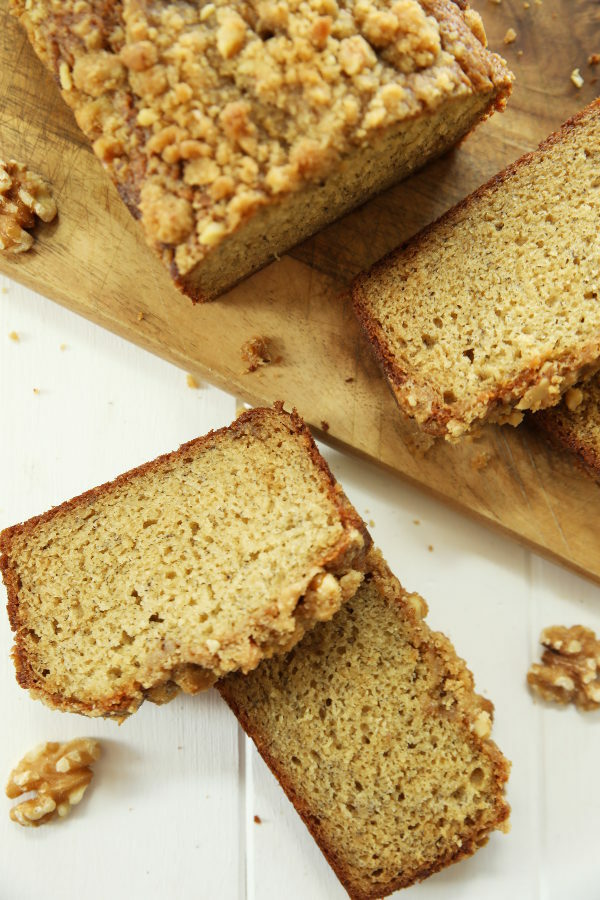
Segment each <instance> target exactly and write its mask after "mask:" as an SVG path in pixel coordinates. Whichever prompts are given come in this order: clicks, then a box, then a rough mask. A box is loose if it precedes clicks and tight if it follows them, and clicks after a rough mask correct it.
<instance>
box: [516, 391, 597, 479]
mask: <svg viewBox="0 0 600 900" xmlns="http://www.w3.org/2000/svg"><path fill="white" fill-rule="evenodd" d="M530 421H531V422H532V423H533V424H534V425H535V426H536V428H540V429H541V430H542V431H543V432H544V433H545V434H546V435H547V437H548V438H549V439H550V441H551V442H552V443H553V444H554V445H555V446H557V447H560V448H563V449H564V450H568V451H569V452H570V453H573V454H574V457H573V458H574V460H575V461H576V462H577V463H578V464H579V466H580V468H582V469H583V470H584V471H585V472H587V473H588V475H591V476H592V477H593V478H596V479H600V375H597V376H596V377H595V378H592V379H591V380H590V381H588V382H586V384H585V385H583V389H582V388H579V387H574V388H571V390H570V391H568V392H567V394H566V396H565V397H564V399H563V401H562V403H560V404H559V405H558V406H555V407H553V408H552V409H545V410H542V412H539V413H536V415H535V416H531V418H530Z"/></svg>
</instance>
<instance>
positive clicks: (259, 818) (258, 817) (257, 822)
mask: <svg viewBox="0 0 600 900" xmlns="http://www.w3.org/2000/svg"><path fill="white" fill-rule="evenodd" d="M254 824H255V825H262V819H261V817H260V816H254Z"/></svg>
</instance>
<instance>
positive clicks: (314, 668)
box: [219, 551, 510, 900]
mask: <svg viewBox="0 0 600 900" xmlns="http://www.w3.org/2000/svg"><path fill="white" fill-rule="evenodd" d="M425 613H426V604H425V603H424V601H423V600H422V599H421V598H420V597H418V595H415V594H407V593H406V592H405V591H403V590H402V588H401V587H400V585H399V583H398V581H397V580H396V579H395V578H394V576H393V575H392V574H391V572H390V571H389V569H388V568H387V566H386V565H385V563H384V561H383V559H382V558H381V555H380V554H379V552H378V551H371V552H370V554H369V559H368V573H367V575H366V577H365V581H364V582H363V585H362V586H361V588H360V589H359V591H358V593H357V594H356V596H355V597H354V598H353V599H352V600H350V601H349V602H348V603H347V604H345V605H344V607H343V608H342V609H341V610H340V611H339V613H337V614H336V615H335V616H334V618H333V619H332V620H331V621H330V622H327V623H324V624H322V625H319V626H317V627H316V628H314V629H313V630H312V631H311V633H310V634H309V635H307V636H306V637H305V638H304V640H303V641H302V643H300V644H299V645H298V646H297V647H295V648H294V650H292V651H291V653H290V654H288V656H287V657H286V658H285V659H273V660H271V661H270V662H268V663H265V664H263V665H261V666H260V667H259V668H258V669H257V670H256V671H255V672H253V673H251V674H250V675H248V676H247V677H245V678H241V677H239V676H236V675H232V676H229V677H228V678H227V679H225V680H224V681H223V682H221V683H220V684H219V690H220V692H221V694H222V695H223V697H224V698H225V700H226V701H227V702H228V704H229V705H230V706H231V708H232V709H233V711H234V712H235V714H236V715H237V717H238V719H239V720H240V723H241V724H242V726H243V727H244V729H245V730H246V732H247V733H248V734H249V735H250V737H252V739H253V740H254V741H255V743H256V745H257V747H258V749H259V751H260V753H261V755H262V756H263V758H264V759H265V761H266V762H267V764H268V765H269V767H270V768H271V770H272V771H273V773H274V774H275V776H276V777H277V778H278V780H279V781H280V783H281V785H282V787H283V788H284V790H285V791H286V793H287V795H288V797H289V798H290V800H291V801H292V803H293V804H294V806H295V807H296V809H297V811H298V813H299V814H300V816H301V817H302V818H303V820H304V822H305V824H306V825H307V827H308V828H309V830H310V832H311V833H312V835H313V837H314V838H315V840H316V841H317V843H318V844H319V846H320V848H321V850H322V851H323V853H324V855H325V857H326V858H327V860H328V862H329V863H330V865H331V866H332V867H333V869H334V870H335V872H336V874H337V876H338V877H339V879H340V881H341V882H342V884H343V885H344V887H345V888H346V890H347V891H348V893H349V895H350V896H351V897H352V898H355V900H368V898H379V897H384V896H387V895H388V894H390V893H392V892H393V891H395V890H398V889H399V888H402V887H408V886H409V885H411V884H414V883H415V882H416V881H420V880H422V879H424V878H426V877H428V876H429V875H431V874H433V873H434V872H436V871H439V870H440V869H442V868H444V867H445V866H447V865H450V864H451V863H454V862H458V861H459V860H460V859H463V858H465V857H467V856H470V855H471V854H473V853H474V852H475V851H476V850H477V849H478V848H479V847H481V846H483V844H485V843H486V842H487V840H488V838H489V835H490V833H491V832H492V831H493V830H494V829H500V830H502V831H505V830H507V828H508V817H509V813H510V809H509V806H508V804H507V802H506V800H505V797H504V788H505V783H506V781H507V779H508V774H509V768H510V767H509V763H508V762H507V761H506V760H505V759H504V757H503V756H502V754H501V753H500V751H499V750H498V748H497V747H496V745H495V744H494V743H493V742H492V741H491V740H490V731H491V723H492V713H493V707H492V704H491V703H490V702H489V701H488V700H485V699H484V698H482V697H480V696H479V695H478V694H476V693H475V692H474V689H473V678H472V675H471V673H470V672H469V670H468V669H467V668H466V666H465V664H464V662H463V661H462V660H461V659H459V658H458V657H457V655H456V653H455V651H454V648H453V647H452V645H451V644H450V642H449V641H448V640H447V638H445V637H444V636H443V635H441V634H437V633H434V632H432V631H430V630H429V628H428V627H427V625H426V624H425V623H424V622H423V620H422V616H423V615H424V614H425Z"/></svg>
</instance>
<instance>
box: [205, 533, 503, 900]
mask: <svg viewBox="0 0 600 900" xmlns="http://www.w3.org/2000/svg"><path fill="white" fill-rule="evenodd" d="M369 576H374V578H375V584H376V586H377V590H378V592H379V594H380V596H382V597H384V598H385V600H386V602H387V603H388V604H389V605H393V606H394V607H396V608H397V610H398V613H399V614H400V615H402V617H403V618H408V619H410V620H411V625H412V626H413V627H414V628H415V630H418V629H419V627H420V620H419V618H418V616H417V614H416V613H415V611H414V609H413V608H412V606H411V605H410V604H409V603H407V602H406V601H405V600H404V599H403V589H402V586H401V585H400V583H399V582H398V580H397V579H396V578H395V576H393V575H392V573H391V572H390V570H389V568H388V566H387V564H386V563H385V561H384V559H383V557H382V556H381V553H380V552H379V551H378V550H375V549H372V550H371V551H370V553H369V556H368V571H367V576H366V577H367V578H368V577H369ZM379 579H381V582H380V581H379ZM390 579H391V581H392V583H393V585H394V590H393V594H392V593H391V592H388V593H386V592H385V590H384V588H383V581H387V582H388V584H389V583H390ZM429 642H430V643H435V644H436V646H437V648H438V650H440V652H442V653H443V652H444V650H445V649H447V648H450V649H451V651H452V654H453V655H454V651H453V648H451V645H450V644H449V642H448V640H447V638H445V637H444V635H441V634H439V633H436V632H430V633H429ZM424 643H425V644H427V643H428V641H427V639H425V641H424ZM455 669H456V675H457V677H458V678H460V677H461V676H463V677H465V674H466V673H468V670H467V669H466V666H465V665H464V663H463V662H462V660H459V659H458V657H455ZM467 677H468V678H469V679H470V678H471V676H470V673H468V675H467ZM471 683H472V681H471ZM216 687H217V690H218V691H219V693H220V694H221V696H222V697H223V699H224V700H225V702H226V703H227V704H228V706H229V707H230V709H231V710H232V712H233V713H234V714H235V716H236V718H237V719H238V721H239V723H240V725H241V726H242V728H243V729H244V731H245V733H246V734H247V735H248V737H250V738H251V739H252V740H253V742H254V744H255V745H256V747H257V749H258V752H259V753H260V755H261V756H262V758H263V759H264V761H265V763H266V764H267V766H268V767H269V769H270V770H271V772H272V773H273V775H274V776H275V778H276V779H277V781H278V782H279V784H280V785H281V787H282V788H283V790H284V792H285V794H286V795H287V797H288V799H289V800H290V801H291V803H292V804H293V806H294V808H295V809H296V812H297V813H298V815H299V816H300V818H301V819H302V821H303V822H304V824H305V825H306V827H307V828H308V830H309V832H310V834H311V835H312V837H313V838H314V840H315V841H316V843H317V844H318V846H319V848H320V850H321V852H322V853H323V855H324V856H325V859H326V860H327V862H328V863H329V865H330V866H331V868H332V869H333V871H334V872H335V874H336V876H337V878H338V879H339V880H340V882H341V883H342V885H343V886H344V888H345V890H346V892H347V893H348V895H349V897H350V898H352V900H378V898H381V897H385V896H388V895H389V894H392V893H393V892H394V891H397V890H400V889H401V888H406V887H410V886H411V885H412V884H415V883H416V882H418V881H423V880H424V879H426V878H428V877H429V876H430V875H433V874H435V873H436V872H439V871H440V870H441V869H444V868H446V867H447V866H449V865H452V864H453V863H457V862H460V860H462V859H465V858H467V857H468V856H472V855H473V853H475V851H476V850H477V849H478V848H479V847H481V846H483V845H484V844H485V843H487V840H488V838H489V833H490V832H491V831H492V830H494V829H497V828H500V829H502V828H503V827H506V823H507V820H508V818H509V815H510V807H509V805H508V803H506V801H505V800H504V798H503V792H504V785H505V783H506V781H507V780H508V776H509V772H510V764H509V763H508V762H507V760H506V759H505V758H504V757H503V755H502V753H501V752H500V750H499V749H498V747H497V746H496V744H495V743H494V742H493V741H491V740H489V739H486V740H482V739H481V738H478V737H477V736H476V735H475V734H474V733H473V732H469V723H468V720H467V717H466V713H465V711H464V710H463V711H462V721H463V723H464V726H465V732H466V733H469V740H470V741H471V742H472V744H473V746H476V747H477V749H478V750H480V751H483V752H485V753H486V755H487V756H488V758H489V759H490V762H491V764H492V769H493V779H494V785H495V791H496V799H497V804H496V815H495V818H494V820H493V822H492V823H491V824H490V825H489V826H487V827H486V828H485V829H484V831H483V832H482V833H478V832H477V831H475V832H473V831H471V832H470V833H469V832H468V831H466V832H465V834H464V835H463V834H461V835H460V836H459V837H460V839H461V846H460V847H458V846H457V848H456V851H455V852H454V853H450V854H446V855H444V856H441V857H440V858H439V859H437V860H436V861H435V863H434V864H431V865H421V866H418V867H416V868H415V869H414V870H413V871H411V872H403V874H402V876H401V877H398V878H396V879H394V880H392V881H390V882H389V883H388V884H386V885H383V886H382V885H381V884H377V885H374V886H373V889H372V890H365V889H364V886H363V885H362V884H360V883H359V882H358V880H357V878H356V876H355V875H354V874H353V873H352V871H350V870H349V868H348V867H347V866H346V865H345V864H344V861H343V860H342V859H341V858H340V855H339V854H338V853H337V851H336V848H335V847H334V846H332V845H331V843H330V842H329V841H328V839H327V836H326V834H325V833H324V830H323V829H322V828H321V827H320V823H319V821H318V819H317V817H316V816H315V815H314V813H313V812H312V810H311V808H310V806H309V804H308V802H307V801H306V800H305V799H304V798H303V797H302V796H300V794H299V793H298V791H297V790H296V789H295V788H294V786H293V783H292V781H291V779H290V778H289V777H288V775H287V774H286V769H285V768H284V765H283V763H282V761H281V760H277V759H275V758H274V757H273V756H272V754H271V753H270V751H269V736H268V735H267V734H263V733H262V732H261V731H260V730H259V729H257V728H255V727H254V726H253V724H252V722H251V721H250V718H249V716H248V715H247V713H246V711H245V710H244V709H241V708H240V706H239V705H238V704H237V702H236V700H235V698H234V697H233V695H232V693H230V692H229V691H228V685H227V679H224V680H223V681H221V682H220V683H219V684H217V686H216ZM485 706H486V709H487V711H488V712H489V713H490V715H491V714H492V712H493V705H492V704H491V703H490V702H489V701H485Z"/></svg>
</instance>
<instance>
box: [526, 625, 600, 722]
mask: <svg viewBox="0 0 600 900" xmlns="http://www.w3.org/2000/svg"><path fill="white" fill-rule="evenodd" d="M540 643H541V644H542V645H543V646H544V647H545V650H544V652H543V654H542V662H541V664H540V663H534V664H533V665H532V666H531V668H530V669H529V672H528V673H527V683H528V684H529V687H530V688H531V689H532V691H534V692H535V693H537V694H539V696H540V697H542V698H543V699H544V700H552V701H554V702H555V703H563V704H567V703H574V704H575V706H577V708H578V709H581V710H586V711H587V710H592V709H599V708H600V641H599V640H598V639H597V638H596V635H595V634H594V632H593V631H591V630H590V629H589V628H584V627H583V626H582V625H573V626H572V627H571V628H565V627H564V626H562V625H553V626H551V627H549V628H545V629H544V630H543V631H542V633H541V635H540Z"/></svg>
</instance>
